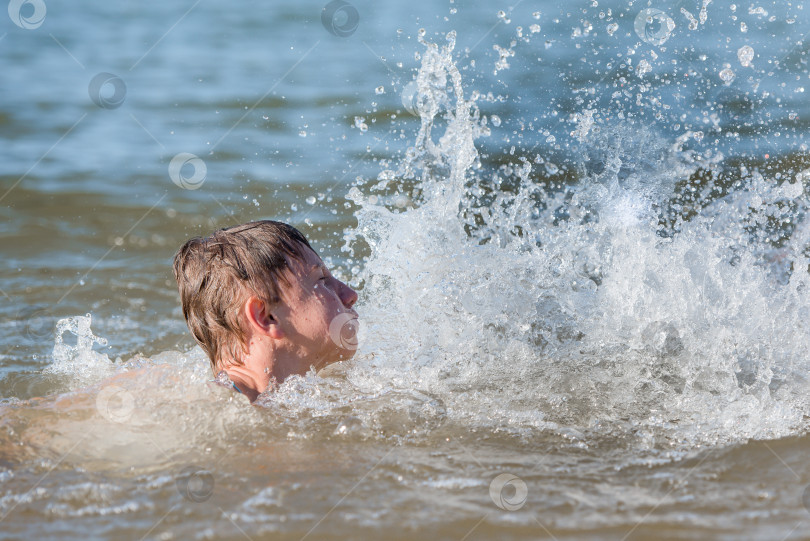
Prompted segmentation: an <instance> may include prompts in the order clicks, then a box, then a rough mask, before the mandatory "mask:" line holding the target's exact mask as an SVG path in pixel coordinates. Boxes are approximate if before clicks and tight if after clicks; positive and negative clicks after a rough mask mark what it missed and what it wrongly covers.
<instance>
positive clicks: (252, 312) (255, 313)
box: [245, 296, 284, 339]
mask: <svg viewBox="0 0 810 541" xmlns="http://www.w3.org/2000/svg"><path fill="white" fill-rule="evenodd" d="M245 317H247V320H248V323H249V324H250V326H251V327H253V328H254V329H255V330H257V331H258V332H260V333H261V334H266V335H268V336H270V338H275V339H279V338H283V337H284V331H282V330H281V327H280V326H279V324H278V320H277V319H276V318H275V316H274V315H273V314H272V313H271V312H270V309H269V307H268V306H267V304H266V303H265V302H264V301H263V300H261V299H260V298H258V297H256V296H250V297H249V298H248V300H247V301H245Z"/></svg>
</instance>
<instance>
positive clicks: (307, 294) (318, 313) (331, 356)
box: [271, 246, 357, 372]
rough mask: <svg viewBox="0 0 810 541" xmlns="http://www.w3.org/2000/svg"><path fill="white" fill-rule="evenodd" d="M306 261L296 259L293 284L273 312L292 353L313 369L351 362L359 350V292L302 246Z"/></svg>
mask: <svg viewBox="0 0 810 541" xmlns="http://www.w3.org/2000/svg"><path fill="white" fill-rule="evenodd" d="M302 255H303V261H300V260H297V259H292V260H291V261H290V270H289V271H288V272H287V277H288V280H289V282H290V283H289V285H285V284H281V288H282V290H283V294H282V300H281V302H280V303H278V304H277V305H276V306H275V307H274V308H273V309H272V310H271V313H272V314H273V315H274V316H275V317H276V320H277V321H278V324H279V325H280V326H281V329H282V330H283V331H284V334H285V338H286V339H287V340H286V341H285V344H286V347H287V348H289V351H288V352H289V353H291V354H293V355H294V356H295V357H297V358H299V359H301V360H302V361H304V362H305V364H306V366H305V367H303V372H306V370H308V369H309V366H310V365H311V366H314V367H315V368H322V367H323V366H326V365H327V364H330V363H333V362H336V361H340V360H344V359H349V358H351V357H352V356H353V355H354V352H355V350H356V349H357V336H356V331H357V312H355V311H354V310H353V309H352V306H353V305H354V303H355V302H356V301H357V293H356V292H355V291H354V290H353V289H352V288H350V287H349V286H347V285H346V284H344V283H343V282H341V281H340V280H338V279H337V278H335V277H334V276H332V275H331V273H330V272H329V269H327V268H326V266H325V265H324V263H323V261H321V258H320V257H318V255H317V254H316V253H315V252H313V251H312V250H311V249H310V248H308V247H306V246H304V247H302Z"/></svg>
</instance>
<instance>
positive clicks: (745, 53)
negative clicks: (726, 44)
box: [737, 45, 754, 68]
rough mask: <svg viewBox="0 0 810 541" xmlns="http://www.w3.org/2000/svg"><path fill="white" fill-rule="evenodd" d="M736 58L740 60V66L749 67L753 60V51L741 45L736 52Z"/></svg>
mask: <svg viewBox="0 0 810 541" xmlns="http://www.w3.org/2000/svg"><path fill="white" fill-rule="evenodd" d="M737 58H739V60H740V64H742V66H743V67H746V68H747V67H749V66H750V65H751V61H752V60H754V49H753V47H750V46H748V45H743V46H742V47H740V48H739V49H738V50H737Z"/></svg>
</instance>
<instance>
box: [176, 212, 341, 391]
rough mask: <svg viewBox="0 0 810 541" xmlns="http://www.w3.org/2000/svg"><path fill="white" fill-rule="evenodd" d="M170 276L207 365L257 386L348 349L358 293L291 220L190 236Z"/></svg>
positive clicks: (333, 358)
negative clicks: (332, 270)
mask: <svg viewBox="0 0 810 541" xmlns="http://www.w3.org/2000/svg"><path fill="white" fill-rule="evenodd" d="M174 275H175V279H176V280H177V286H178V289H179V291H180V301H181V303H182V307H183V316H184V317H185V318H186V322H187V323H188V326H189V329H190V330H191V333H192V334H193V335H194V338H195V339H196V340H197V342H198V343H199V344H200V346H201V347H202V348H203V349H204V350H205V352H206V353H207V354H208V357H209V358H210V360H211V364H212V368H213V369H214V372H215V373H216V372H218V371H219V370H226V371H227V372H228V373H229V375H231V376H232V377H231V379H234V380H235V381H236V380H240V381H241V383H242V385H244V386H247V387H251V388H253V389H254V390H256V391H257V392H262V391H263V390H264V388H265V387H266V386H267V384H268V382H269V381H270V379H272V378H275V379H276V381H278V382H280V381H282V380H283V379H284V378H285V377H286V376H288V375H291V374H294V373H305V372H306V371H307V370H308V369H309V367H310V366H315V367H316V368H320V367H322V366H324V365H326V364H329V363H331V362H334V361H337V360H341V359H346V358H349V357H351V356H352V355H353V354H354V350H355V349H356V346H357V343H356V338H355V336H351V333H352V331H354V330H356V327H355V324H356V318H357V314H356V313H355V312H354V310H352V306H353V305H354V303H355V301H356V300H357V294H356V293H355V292H354V291H353V290H352V289H351V288H349V287H348V286H347V285H346V284H344V283H343V282H341V281H339V280H337V279H336V278H334V277H332V276H331V274H330V273H329V270H328V269H327V268H326V267H325V266H324V264H323V262H322V261H321V259H320V257H318V255H317V254H316V253H315V252H314V251H313V250H312V247H311V246H310V245H309V242H307V239H306V238H305V237H304V236H303V235H302V234H301V233H300V232H299V231H298V230H297V229H295V228H294V227H292V226H290V225H287V224H285V223H281V222H275V221H271V220H261V221H256V222H249V223H247V224H243V225H238V226H234V227H229V228H226V229H220V230H219V231H216V232H215V233H214V234H212V235H211V236H210V237H206V238H200V237H196V238H193V239H191V240H189V241H187V242H186V243H185V244H184V245H183V246H182V247H181V248H180V250H179V251H178V252H177V254H176V255H175V257H174ZM347 332H348V334H349V336H347ZM242 385H240V388H241V386H242Z"/></svg>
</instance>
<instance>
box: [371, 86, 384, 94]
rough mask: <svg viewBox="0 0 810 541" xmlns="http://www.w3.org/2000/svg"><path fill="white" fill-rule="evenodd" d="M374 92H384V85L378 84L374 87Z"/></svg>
mask: <svg viewBox="0 0 810 541" xmlns="http://www.w3.org/2000/svg"><path fill="white" fill-rule="evenodd" d="M374 93H375V94H378V95H379V94H385V87H384V86H382V85H380V86H378V87H377V88H375V89H374Z"/></svg>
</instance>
